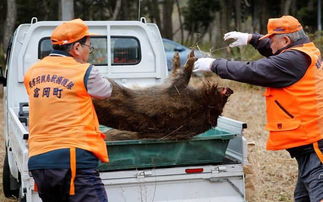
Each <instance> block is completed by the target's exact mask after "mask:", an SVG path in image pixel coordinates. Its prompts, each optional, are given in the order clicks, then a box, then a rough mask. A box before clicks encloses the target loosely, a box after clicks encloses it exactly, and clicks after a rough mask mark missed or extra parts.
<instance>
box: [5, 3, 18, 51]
mask: <svg viewBox="0 0 323 202" xmlns="http://www.w3.org/2000/svg"><path fill="white" fill-rule="evenodd" d="M16 18H17V6H16V0H7V17H6V20H5V26H4V34H3V49H4V52H6V50H7V48H8V43H9V40H10V37H11V35H12V33H13V30H14V28H15V25H16Z"/></svg>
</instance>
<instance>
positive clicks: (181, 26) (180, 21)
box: [176, 0, 184, 44]
mask: <svg viewBox="0 0 323 202" xmlns="http://www.w3.org/2000/svg"><path fill="white" fill-rule="evenodd" d="M176 6H177V11H178V20H179V28H180V30H181V43H182V44H183V43H184V28H183V21H182V12H181V8H180V7H179V2H178V0H176Z"/></svg>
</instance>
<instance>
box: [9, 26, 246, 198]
mask: <svg viewBox="0 0 323 202" xmlns="http://www.w3.org/2000/svg"><path fill="white" fill-rule="evenodd" d="M59 23H61V22H54V21H47V22H45V21H44V22H37V23H34V24H25V25H20V26H19V27H18V28H17V30H16V32H15V35H14V37H13V40H12V45H11V51H10V55H8V56H9V60H8V61H7V86H6V87H5V91H4V108H5V109H4V116H5V129H4V130H5V131H4V136H5V141H6V149H7V155H8V163H9V168H10V173H11V175H12V177H13V178H14V179H16V180H17V182H18V183H19V190H20V191H19V192H20V194H19V200H20V199H24V200H26V201H27V202H38V201H41V200H40V199H39V197H38V194H37V192H35V191H34V181H33V179H32V178H31V177H30V175H29V172H28V167H27V162H28V145H27V138H28V126H27V125H26V124H25V123H22V122H21V120H20V119H19V111H28V107H22V106H21V108H19V107H20V104H21V103H24V102H28V96H27V94H26V91H25V88H24V86H23V75H24V73H25V72H26V71H27V69H28V67H29V66H30V65H32V64H33V63H35V62H36V61H37V60H38V58H37V55H38V47H37V46H38V45H37V44H38V43H39V40H41V39H42V38H44V37H49V36H50V34H51V31H52V29H53V28H54V27H55V26H57V25H58V24H59ZM86 23H87V24H88V25H89V28H90V31H91V32H94V33H98V34H101V35H105V36H107V47H108V48H107V50H110V42H109V41H110V37H111V36H114V35H117V36H134V37H136V38H137V39H138V40H139V41H140V45H141V51H142V58H141V61H140V63H138V64H136V65H131V66H130V65H123V66H119V65H111V54H110V51H108V54H107V58H108V59H107V61H108V64H107V66H103V67H102V66H100V67H99V70H100V72H101V73H102V74H103V75H104V76H105V77H109V78H113V79H115V80H116V81H117V82H120V83H122V84H123V85H126V86H132V85H136V86H149V85H154V84H158V83H161V82H162V81H163V80H164V79H165V78H166V77H167V74H168V72H167V65H166V56H165V53H164V48H163V44H162V39H161V36H160V33H159V31H158V27H157V26H156V25H155V24H149V23H143V22H137V21H88V22H86ZM218 126H219V127H221V128H223V129H225V130H227V131H230V132H234V133H235V134H239V135H238V136H237V137H235V138H234V139H232V140H231V142H230V143H229V147H228V150H227V153H226V159H227V160H228V162H227V163H225V162H224V163H223V164H221V165H201V166H181V167H169V168H153V169H141V170H122V171H109V172H101V173H100V175H101V178H102V181H103V183H104V185H105V187H106V190H107V194H108V198H109V201H110V202H111V201H112V202H120V201H129V202H137V201H138V202H139V201H141V202H142V201H158V202H162V201H173V202H174V201H182V202H188V201H190V202H202V201H221V202H224V201H228V202H229V201H230V202H235V201H236V202H239V201H244V200H245V190H244V175H243V163H244V162H246V146H245V140H244V138H243V137H242V131H243V128H244V123H242V122H239V121H235V120H232V119H228V118H225V117H221V118H219V121H218ZM192 158H194V157H192ZM194 168H201V169H202V170H203V171H202V172H198V173H186V169H194Z"/></svg>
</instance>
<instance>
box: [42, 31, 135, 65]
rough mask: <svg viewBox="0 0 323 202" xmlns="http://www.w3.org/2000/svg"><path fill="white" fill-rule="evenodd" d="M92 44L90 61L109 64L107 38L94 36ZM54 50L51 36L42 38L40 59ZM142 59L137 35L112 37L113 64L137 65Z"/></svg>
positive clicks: (96, 63) (94, 63)
mask: <svg viewBox="0 0 323 202" xmlns="http://www.w3.org/2000/svg"><path fill="white" fill-rule="evenodd" d="M91 46H92V47H93V48H94V51H93V53H92V54H90V57H89V63H91V64H93V65H96V66H107V65H108V62H107V38H106V37H105V36H92V37H91ZM52 50H53V48H52V44H51V42H50V37H45V38H42V39H41V40H40V41H39V45H38V59H42V58H44V57H46V56H48V55H49V54H50V53H51V51H52ZM140 60H141V50H140V44H139V40H138V39H137V38H135V37H124V36H112V37H111V64H112V65H136V64H138V63H139V62H140Z"/></svg>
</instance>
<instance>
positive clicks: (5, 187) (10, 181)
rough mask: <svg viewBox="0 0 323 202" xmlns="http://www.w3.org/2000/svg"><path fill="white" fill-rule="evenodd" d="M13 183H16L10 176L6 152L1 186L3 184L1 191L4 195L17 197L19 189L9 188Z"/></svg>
mask: <svg viewBox="0 0 323 202" xmlns="http://www.w3.org/2000/svg"><path fill="white" fill-rule="evenodd" d="M13 184H18V182H17V180H16V179H15V178H14V177H12V175H11V173H10V168H9V162H8V154H7V152H6V156H5V159H4V162H3V173H2V186H3V193H4V195H5V197H7V198H10V197H16V198H18V196H19V189H13V190H12V189H11V186H12V185H13Z"/></svg>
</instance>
